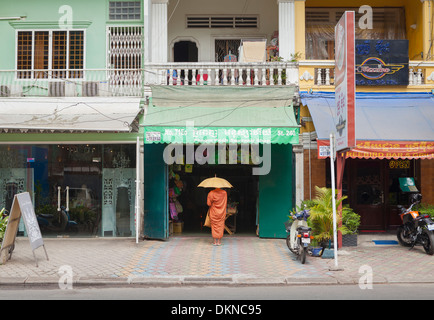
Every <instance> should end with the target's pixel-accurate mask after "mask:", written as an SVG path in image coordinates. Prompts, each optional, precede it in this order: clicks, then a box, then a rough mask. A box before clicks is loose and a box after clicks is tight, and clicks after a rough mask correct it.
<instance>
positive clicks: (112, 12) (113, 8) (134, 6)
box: [109, 1, 142, 20]
mask: <svg viewBox="0 0 434 320" xmlns="http://www.w3.org/2000/svg"><path fill="white" fill-rule="evenodd" d="M141 11H142V10H141V7H140V1H110V3H109V20H140V13H141Z"/></svg>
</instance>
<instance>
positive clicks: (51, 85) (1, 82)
mask: <svg viewBox="0 0 434 320" xmlns="http://www.w3.org/2000/svg"><path fill="white" fill-rule="evenodd" d="M142 72H143V70H142V69H110V70H107V69H62V70H49V69H44V70H6V71H0V96H1V97H21V96H31V97H35V96H42V97H43V96H49V97H94V96H102V97H109V96H142V94H143V83H142V78H143V76H142Z"/></svg>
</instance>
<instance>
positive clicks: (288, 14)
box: [277, 0, 295, 60]
mask: <svg viewBox="0 0 434 320" xmlns="http://www.w3.org/2000/svg"><path fill="white" fill-rule="evenodd" d="M294 1H295V0H277V3H278V5H279V56H280V57H282V58H283V59H284V60H291V54H294V53H295V6H294Z"/></svg>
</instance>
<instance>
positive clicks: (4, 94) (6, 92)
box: [0, 86, 11, 98]
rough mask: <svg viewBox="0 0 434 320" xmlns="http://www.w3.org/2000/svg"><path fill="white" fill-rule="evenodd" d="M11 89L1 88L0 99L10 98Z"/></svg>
mask: <svg viewBox="0 0 434 320" xmlns="http://www.w3.org/2000/svg"><path fill="white" fill-rule="evenodd" d="M10 96H11V89H9V87H8V86H0V97H2V98H3V97H10Z"/></svg>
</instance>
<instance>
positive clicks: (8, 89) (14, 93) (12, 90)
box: [0, 84, 23, 98]
mask: <svg viewBox="0 0 434 320" xmlns="http://www.w3.org/2000/svg"><path fill="white" fill-rule="evenodd" d="M22 95H23V87H22V86H21V85H17V84H12V85H8V86H7V85H0V97H3V98H4V97H21V96H22Z"/></svg>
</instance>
